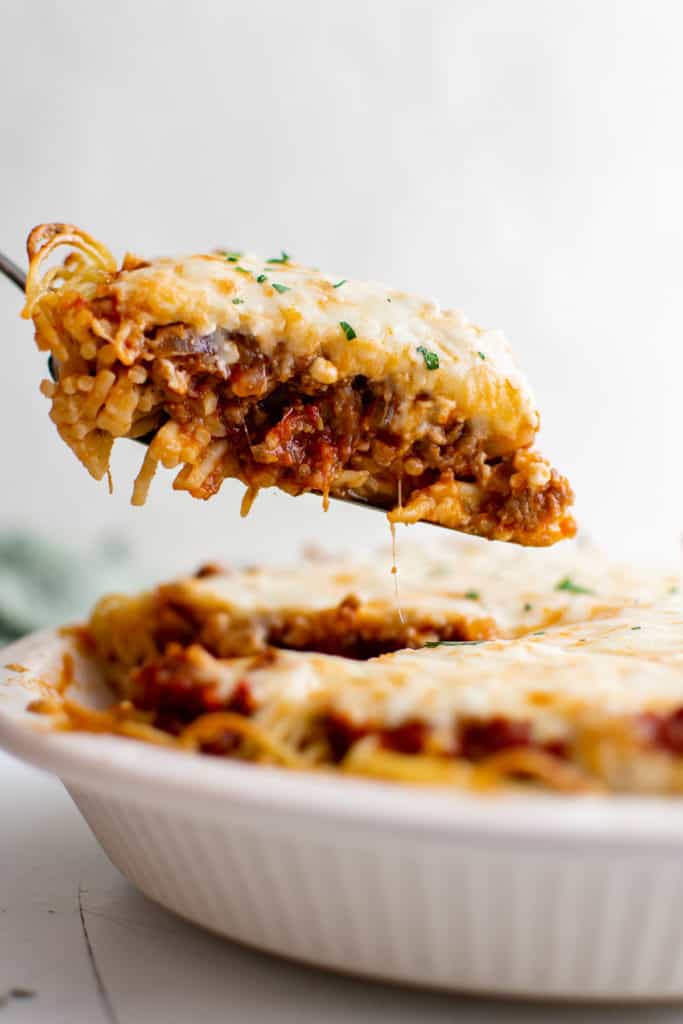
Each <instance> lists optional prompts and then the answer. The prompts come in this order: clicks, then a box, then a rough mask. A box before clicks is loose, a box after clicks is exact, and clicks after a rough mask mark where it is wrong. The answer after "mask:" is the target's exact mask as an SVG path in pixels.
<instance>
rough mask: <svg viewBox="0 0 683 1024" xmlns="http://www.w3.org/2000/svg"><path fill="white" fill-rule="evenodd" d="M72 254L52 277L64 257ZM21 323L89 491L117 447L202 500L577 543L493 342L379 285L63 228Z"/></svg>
mask: <svg viewBox="0 0 683 1024" xmlns="http://www.w3.org/2000/svg"><path fill="white" fill-rule="evenodd" d="M61 245H67V246H70V247H71V248H72V250H73V251H72V253H71V254H70V255H69V256H68V257H67V258H66V260H65V261H64V263H63V264H62V265H60V266H57V267H56V268H53V269H52V270H49V271H48V272H47V273H44V274H43V271H42V264H43V261H44V260H45V258H46V257H47V256H49V254H50V253H51V252H52V251H53V250H54V249H55V248H56V247H58V246H61ZM28 250H29V257H30V272H29V277H28V284H27V302H26V308H25V316H27V317H32V318H33V321H34V323H35V328H36V339H37V343H38V345H39V347H40V348H41V349H43V350H49V351H50V352H51V353H52V355H53V356H54V358H55V360H56V362H57V364H58V367H59V380H58V381H57V382H56V383H54V384H53V383H51V382H45V384H44V385H43V388H44V390H45V392H46V393H47V394H48V395H49V396H50V397H51V398H52V413H51V415H52V419H53V420H54V421H55V423H56V425H57V428H58V430H59V432H60V434H61V436H62V437H63V439H64V440H65V441H66V442H67V444H68V445H69V446H70V447H71V448H72V449H73V451H74V452H75V453H76V455H77V456H78V458H79V459H80V460H81V461H82V462H83V464H84V465H85V466H86V467H87V469H88V470H89V471H90V473H91V474H92V475H93V476H94V477H95V478H97V479H101V478H102V476H103V475H104V474H105V473H106V472H107V469H108V465H109V455H110V451H111V447H112V443H113V441H114V439H115V438H117V437H129V438H140V437H145V438H146V439H148V440H149V441H150V443H149V448H148V451H147V455H146V457H145V461H144V465H143V468H142V470H141V472H140V474H139V476H138V478H137V481H136V485H135V488H134V495H133V500H134V502H136V503H141V502H142V501H144V498H145V494H146V491H147V487H148V485H149V482H150V480H151V477H152V475H153V472H154V470H155V468H156V466H157V465H158V464H159V463H161V464H162V465H163V466H165V467H167V468H169V469H177V475H176V477H175V481H174V487H176V488H177V489H180V490H186V491H189V492H190V493H191V494H192V495H194V496H195V497H198V498H209V497H211V496H212V495H213V494H215V492H216V491H217V490H218V489H219V487H220V486H221V483H222V482H223V480H224V479H226V478H227V477H236V478H238V479H240V480H242V481H243V482H244V483H245V484H246V486H247V492H246V495H245V502H244V505H243V509H244V510H245V511H246V509H248V506H249V504H250V502H251V501H252V500H253V497H254V496H255V495H256V493H257V492H258V491H259V489H260V488H263V487H279V488H281V489H282V490H284V491H286V492H288V493H290V494H302V493H304V492H307V491H314V492H318V493H321V494H323V495H324V496H325V499H327V497H328V496H333V497H335V496H336V497H351V498H355V499H358V500H361V501H366V502H368V503H371V504H373V505H376V506H379V507H381V508H384V509H386V510H387V511H388V512H389V515H390V518H391V519H392V520H394V521H403V522H417V521H418V520H425V521H428V522H434V523H439V524H441V525H444V526H447V527H451V528H453V529H457V530H461V531H463V532H466V533H473V534H478V535H481V536H484V537H488V538H492V539H498V540H509V541H516V542H518V543H521V544H526V545H546V544H552V543H554V542H555V541H557V540H560V539H562V538H563V537H567V536H571V535H572V534H573V532H574V522H573V520H572V518H571V515H570V513H569V506H570V505H571V502H572V493H571V490H570V488H569V485H568V484H567V482H566V480H564V479H563V478H562V477H561V476H559V475H558V473H557V472H556V471H555V470H553V469H551V467H550V466H549V464H548V463H547V462H546V460H545V459H544V458H542V457H541V456H540V455H538V454H537V453H536V452H534V451H533V450H532V448H531V447H530V446H531V445H532V443H533V441H534V437H535V434H536V431H537V429H538V422H539V418H538V413H537V411H536V406H535V403H534V400H533V397H532V394H531V392H530V390H529V387H528V385H527V382H526V380H525V379H524V377H523V376H522V375H521V373H520V372H519V370H518V369H517V367H516V365H515V363H514V360H513V358H512V355H511V352H510V349H509V346H508V344H507V342H506V340H505V338H504V337H503V335H502V334H501V333H500V332H498V331H490V330H482V329H481V328H479V327H477V326H476V325H475V324H473V323H471V322H470V321H468V320H467V319H466V318H465V317H464V316H463V315H462V314H461V313H459V312H456V311H444V310H441V309H439V307H438V306H437V305H436V304H435V303H434V302H431V301H426V300H424V299H420V298H417V297H416V296H413V295H408V294H406V293H404V292H401V291H397V290H394V289H391V288H387V287H385V286H384V285H380V284H374V283H367V282H360V281H350V280H341V279H338V278H335V277H332V276H330V275H328V274H325V273H322V272H320V271H317V270H311V269H309V268H307V267H304V266H301V265H299V264H298V263H296V262H294V260H292V259H291V258H290V257H289V256H288V255H287V254H286V253H282V254H281V255H280V256H277V257H274V258H271V259H266V260H260V259H257V258H256V257H253V256H246V255H243V254H241V253H232V252H221V253H211V254H203V255H195V256H188V257H183V258H177V259H173V258H168V259H158V260H153V261H146V260H141V259H138V258H136V257H133V256H127V257H126V258H125V259H124V261H123V264H122V266H121V267H120V268H118V267H117V265H116V263H115V261H114V259H113V257H112V256H111V254H110V253H109V252H108V251H107V250H106V249H105V248H104V246H102V245H101V244H100V243H98V242H96V241H94V240H93V239H92V238H90V236H88V235H87V234H85V233H84V232H82V231H80V230H78V229H76V228H74V227H71V226H69V225H64V224H48V225H42V226H40V227H38V228H36V229H35V230H34V231H33V232H32V233H31V235H30V237H29V242H28Z"/></svg>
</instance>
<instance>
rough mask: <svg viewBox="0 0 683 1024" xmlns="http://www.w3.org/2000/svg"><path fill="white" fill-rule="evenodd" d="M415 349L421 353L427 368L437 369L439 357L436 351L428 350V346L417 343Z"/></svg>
mask: <svg viewBox="0 0 683 1024" xmlns="http://www.w3.org/2000/svg"><path fill="white" fill-rule="evenodd" d="M417 351H418V352H420V353H421V354H422V358H423V359H424V361H425V366H426V367H427V369H428V370H438V369H439V357H438V355H437V353H436V352H430V351H429V349H428V348H425V347H424V345H418V346H417Z"/></svg>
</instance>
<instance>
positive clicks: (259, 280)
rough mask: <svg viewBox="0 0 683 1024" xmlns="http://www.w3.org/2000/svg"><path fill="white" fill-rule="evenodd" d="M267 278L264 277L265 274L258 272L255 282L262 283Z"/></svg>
mask: <svg viewBox="0 0 683 1024" xmlns="http://www.w3.org/2000/svg"><path fill="white" fill-rule="evenodd" d="M267 280H268V278H267V277H266V275H265V274H259V276H258V277H257V278H256V283H257V284H263V282H264V281H267Z"/></svg>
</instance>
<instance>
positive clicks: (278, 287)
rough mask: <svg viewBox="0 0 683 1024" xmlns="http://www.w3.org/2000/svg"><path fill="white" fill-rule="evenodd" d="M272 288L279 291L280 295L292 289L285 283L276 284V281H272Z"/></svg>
mask: <svg viewBox="0 0 683 1024" xmlns="http://www.w3.org/2000/svg"><path fill="white" fill-rule="evenodd" d="M273 288H274V289H275V291H276V292H279V293H280V295H282V294H283V292H291V290H292V289H291V288H288V287H287V285H286V284H278V283H277V282H276V281H273Z"/></svg>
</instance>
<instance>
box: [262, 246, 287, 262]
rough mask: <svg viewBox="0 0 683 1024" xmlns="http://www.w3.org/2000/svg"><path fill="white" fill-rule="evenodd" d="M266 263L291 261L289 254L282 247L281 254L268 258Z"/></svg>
mask: <svg viewBox="0 0 683 1024" xmlns="http://www.w3.org/2000/svg"><path fill="white" fill-rule="evenodd" d="M266 263H289V256H288V254H287V253H286V252H285V250H284V249H281V250H280V255H279V256H274V257H273V258H272V259H270V260H266Z"/></svg>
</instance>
